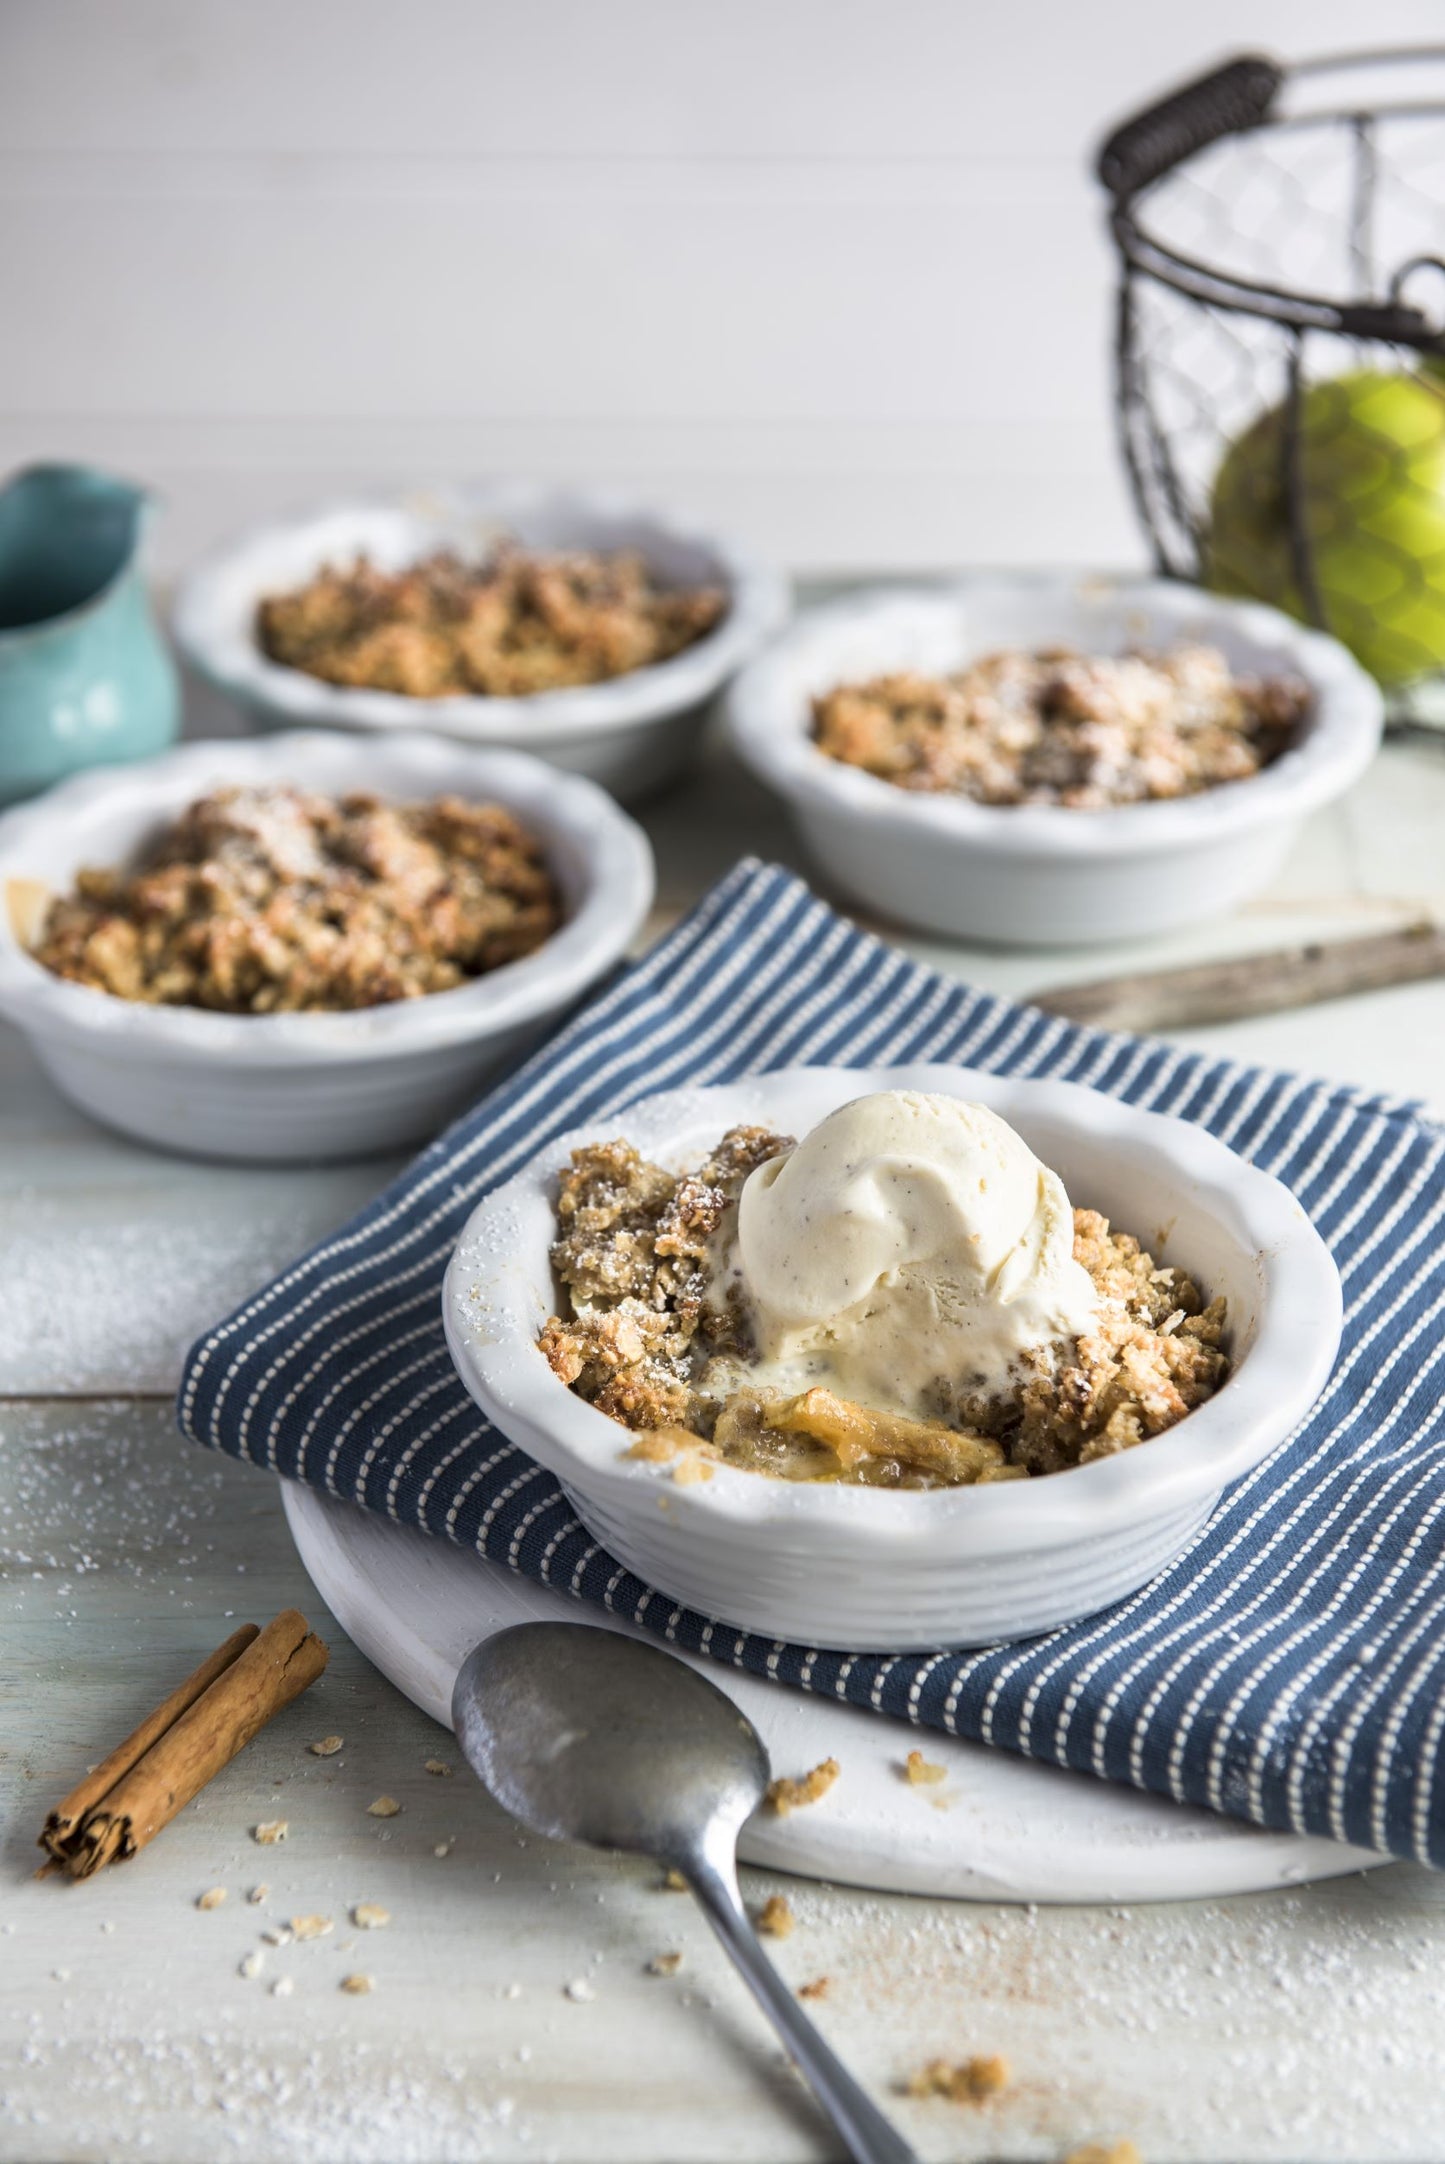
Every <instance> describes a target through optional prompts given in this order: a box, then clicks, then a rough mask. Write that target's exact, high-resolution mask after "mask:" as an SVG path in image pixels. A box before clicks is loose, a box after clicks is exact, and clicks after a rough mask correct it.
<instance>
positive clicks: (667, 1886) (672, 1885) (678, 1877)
mask: <svg viewBox="0 0 1445 2164" xmlns="http://www.w3.org/2000/svg"><path fill="white" fill-rule="evenodd" d="M657 1890H658V1892H659V1893H686V1892H687V1880H686V1879H685V1878H684V1877H683V1875H682V1873H681V1872H680V1871H673V1870H671V1869H669V1870H667V1871H664V1872H663V1874H662V1877H661V1878H660V1879H659V1880H658V1882H657Z"/></svg>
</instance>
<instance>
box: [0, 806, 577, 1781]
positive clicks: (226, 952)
mask: <svg viewBox="0 0 1445 2164" xmlns="http://www.w3.org/2000/svg"><path fill="white" fill-rule="evenodd" d="M561 921H562V906H561V899H560V896H559V894H558V892H557V888H556V885H555V884H554V882H553V879H552V875H551V873H550V871H549V870H548V867H547V863H546V859H545V858H544V856H543V854H542V849H541V845H540V844H539V843H538V842H537V840H536V839H535V837H534V836H533V835H531V834H529V833H528V831H527V830H526V828H525V827H523V826H522V825H521V824H520V822H519V821H517V820H516V819H514V818H513V816H512V814H511V813H510V812H508V811H504V810H503V809H502V808H501V806H500V805H496V804H471V803H467V802H465V801H464V800H463V799H462V798H460V797H455V796H445V797H439V798H437V799H436V800H435V801H434V802H431V803H423V804H387V803H384V802H383V801H382V800H381V799H380V798H379V797H376V796H370V795H365V794H360V793H358V794H353V795H350V796H344V797H340V798H332V797H322V796H312V795H309V794H306V793H305V792H303V791H301V790H299V789H292V788H286V787H275V788H259V789H246V788H230V789H217V790H215V791H214V792H213V793H212V794H211V795H209V796H205V797H201V798H200V799H198V801H197V802H195V803H194V804H191V805H189V806H188V807H187V808H186V810H185V811H184V812H183V813H182V814H181V816H180V818H179V819H177V820H176V821H175V822H174V823H173V825H171V826H170V827H169V828H168V829H167V830H166V831H165V833H164V834H163V835H162V836H161V838H160V840H159V841H158V842H157V843H156V844H155V846H154V847H153V848H152V849H151V850H150V852H149V853H148V855H147V857H146V859H145V861H144V862H143V863H142V864H141V865H140V866H139V867H138V868H136V869H134V870H129V871H127V870H121V869H111V870H99V871H97V870H83V871H81V872H79V873H77V875H76V881H75V891H74V893H73V894H70V895H67V896H63V897H61V898H60V899H58V900H56V901H55V902H53V903H52V904H51V907H50V910H49V913H48V915H47V917H46V918H45V921H44V923H43V925H42V927H41V931H40V936H39V938H38V940H37V941H36V943H35V946H34V948H33V950H32V951H33V953H34V956H35V959H36V960H37V961H38V962H41V963H43V964H44V966H45V968H47V969H49V970H53V971H54V973H55V974H56V975H57V976H59V977H66V978H68V979H70V981H71V982H72V983H75V984H84V985H89V986H91V987H92V988H93V989H94V990H96V991H101V992H109V993H111V994H113V995H114V996H115V997H116V998H119V999H128V1000H135V1001H139V1002H141V1003H142V1004H146V1005H151V1006H172V1007H207V1008H211V1009H214V1010H218V1011H220V1012H222V1013H226V1014H284V1013H297V1012H307V1011H323V1012H334V1011H342V1010H349V1009H353V1008H359V1007H373V1006H380V1005H384V1004H386V1003H389V1002H390V1001H393V1000H399V999H415V998H417V997H419V996H420V995H421V994H423V993H427V992H443V991H448V990H450V989H452V988H453V987H454V986H456V985H459V984H463V983H465V982H467V981H468V980H469V979H470V978H474V977H478V976H481V975H483V974H484V973H485V972H486V971H488V970H491V969H496V968H499V967H500V966H501V965H502V964H503V963H504V962H513V961H517V960H519V959H520V958H521V957H522V956H523V955H527V954H531V953H532V952H533V951H534V950H535V949H536V948H537V947H540V946H541V945H542V943H543V941H544V940H546V939H548V938H550V937H551V935H552V933H553V932H554V931H556V930H557V928H558V926H559V924H560V923H561ZM336 1747H337V1748H339V1747H340V1739H339V1738H338V1739H337V1746H336Z"/></svg>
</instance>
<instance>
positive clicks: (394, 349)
mask: <svg viewBox="0 0 1445 2164" xmlns="http://www.w3.org/2000/svg"><path fill="white" fill-rule="evenodd" d="M1441 32H1442V18H1441V15H1440V9H1439V0H1378V4H1376V5H1375V6H1373V7H1372V8H1371V9H1370V10H1369V11H1368V14H1367V15H1362V14H1361V11H1360V10H1359V8H1358V7H1356V6H1352V5H1348V4H1346V0H1253V4H1251V0H1216V4H1215V5H1213V6H1211V7H1210V8H1208V9H1196V8H1182V7H1179V6H1177V5H1170V4H1167V0H1163V4H1162V0H1016V4H999V0H988V4H983V0H0V468H3V467H8V466H10V465H13V464H15V463H17V462H19V461H21V460H24V459H28V458H32V457H36V456H41V455H62V456H63V455H70V456H78V457H84V458H93V459H96V460H100V461H103V462H106V463H109V464H113V465H115V466H118V467H121V468H124V469H127V470H130V471H133V472H135V473H138V474H140V475H143V476H145V477H148V478H150V479H152V480H153V481H154V482H155V483H156V484H157V485H158V486H159V487H160V488H161V489H162V490H163V492H164V494H165V496H166V498H167V501H168V514H167V516H166V518H165V519H164V520H163V521H162V523H161V525H160V528H159V530H158V535H157V551H158V557H159V560H160V563H161V565H162V567H163V568H165V569H174V568H175V567H176V566H177V565H178V564H180V563H182V562H184V561H186V560H187V559H188V558H189V557H190V556H191V555H192V554H193V553H194V552H195V551H196V550H197V549H198V548H199V547H202V546H205V545H207V544H209V543H210V542H212V541H213V540H215V539H217V538H219V537H220V536H221V535H223V534H224V533H225V532H227V531H228V530H229V529H230V528H231V527H232V526H234V525H236V524H238V523H243V522H245V521H246V520H248V519H250V518H253V517H257V516H261V515H263V514H265V513H267V512H269V511H270V510H272V509H274V508H276V507H277V506H280V505H286V504H289V503H292V502H297V501H305V500H306V499H308V498H311V497H315V496H320V495H325V494H327V493H330V492H333V491H337V490H340V489H345V488H350V487H353V486H356V485H368V484H377V483H381V484H384V485H388V486H395V485H400V484H405V483H408V482H411V481H428V480H433V479H436V478H438V477H443V476H446V475H447V474H452V473H479V472H507V473H533V474H541V475H548V476H555V477H558V478H562V479H565V478H578V479H597V480H606V481H608V482H610V483H622V484H627V485H631V486H635V487H636V489H637V490H638V491H639V492H642V493H645V494H647V495H649V496H652V497H655V498H658V499H661V500H665V501H670V502H672V503H674V504H678V505H681V506H684V507H695V509H696V511H697V512H698V514H699V515H700V516H702V517H703V518H705V519H708V520H713V521H717V522H720V523H726V524H728V525H730V526H732V527H735V528H737V529H738V530H739V531H740V532H743V533H746V534H747V535H748V536H749V537H750V538H751V539H752V540H753V541H754V542H755V543H756V544H758V545H760V546H763V547H765V548H767V549H768V550H769V551H771V552H772V553H774V554H775V555H776V556H778V557H779V558H781V559H782V560H784V561H785V562H787V563H789V564H791V565H792V566H794V567H796V568H800V569H811V570H840V569H843V570H847V569H856V568H859V567H868V566H879V567H882V566H893V567H920V566H928V565H942V564H948V563H959V564H963V563H968V564H983V563H989V562H997V563H1027V562H1059V561H1078V562H1087V561H1091V560H1092V561H1097V562H1115V563H1119V562H1126V561H1132V560H1137V559H1138V558H1139V557H1140V553H1141V552H1140V545H1139V541H1138V537H1137V535H1136V533H1135V530H1134V526H1133V521H1132V517H1131V514H1130V511H1129V508H1128V506H1127V504H1126V502H1125V498H1124V494H1123V490H1122V487H1121V484H1120V481H1119V477H1118V472H1117V465H1116V460H1115V454H1114V446H1113V439H1112V434H1111V420H1110V407H1109V399H1110V383H1109V362H1108V336H1109V285H1110V266H1109V257H1108V252H1107V249H1106V246H1105V242H1104V238H1103V230H1102V214H1101V202H1100V198H1099V194H1098V190H1097V189H1096V187H1095V186H1094V184H1093V182H1092V180H1091V178H1090V177H1089V156H1090V151H1091V148H1092V145H1093V143H1094V142H1095V140H1096V139H1097V137H1098V135H1099V133H1100V132H1101V130H1102V128H1103V126H1104V125H1105V123H1107V122H1108V121H1109V120H1111V119H1112V118H1115V117H1118V116H1119V115H1120V114H1121V113H1123V112H1125V111H1127V110H1129V109H1130V108H1132V107H1133V106H1134V105H1135V104H1137V103H1138V102H1140V101H1141V100H1142V99H1144V98H1145V97H1147V96H1148V95H1150V94H1151V93H1152V92H1154V91H1156V90H1158V89H1160V88H1162V87H1163V86H1165V85H1166V84H1168V83H1169V82H1171V81H1172V80H1176V79H1178V78H1179V77H1181V76H1182V75H1185V74H1188V73H1192V72H1194V71H1195V70H1196V69H1197V68H1199V67H1200V66H1201V65H1203V64H1205V63H1206V62H1208V61H1210V60H1212V59H1214V58H1216V57H1218V56H1220V55H1222V54H1223V53H1225V52H1227V51H1229V50H1234V49H1238V48H1241V47H1254V48H1260V47H1263V48H1265V49H1269V50H1274V51H1277V52H1279V53H1281V54H1283V55H1286V56H1291V55H1297V54H1303V53H1306V52H1316V51H1320V50H1332V49H1334V48H1337V47H1341V46H1352V45H1360V44H1364V43H1371V44H1373V43H1396V42H1406V41H1410V40H1415V41H1419V40H1423V39H1428V38H1429V37H1430V36H1431V35H1432V33H1433V34H1435V35H1437V36H1438V35H1440V34H1441Z"/></svg>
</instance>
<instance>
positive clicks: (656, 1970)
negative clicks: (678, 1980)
mask: <svg viewBox="0 0 1445 2164" xmlns="http://www.w3.org/2000/svg"><path fill="white" fill-rule="evenodd" d="M681 1967H682V1955H681V1954H654V1955H653V1957H652V1959H651V1960H650V1961H649V1962H648V1964H647V1973H648V1975H649V1976H676V1974H677V1972H678V1970H679V1969H680V1968H681Z"/></svg>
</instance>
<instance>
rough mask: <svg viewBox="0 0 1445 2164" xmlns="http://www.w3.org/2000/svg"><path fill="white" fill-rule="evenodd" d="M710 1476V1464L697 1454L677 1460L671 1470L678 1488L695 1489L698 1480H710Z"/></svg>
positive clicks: (711, 1473)
mask: <svg viewBox="0 0 1445 2164" xmlns="http://www.w3.org/2000/svg"><path fill="white" fill-rule="evenodd" d="M712 1476H713V1468H712V1466H711V1464H710V1463H709V1462H708V1460H707V1459H706V1458H704V1457H703V1456H702V1455H701V1454H700V1453H698V1452H693V1453H692V1454H691V1455H689V1456H688V1457H685V1458H679V1459H678V1462H677V1464H676V1465H674V1467H673V1468H672V1477H673V1481H674V1483H675V1485H676V1486H677V1487H679V1488H695V1487H696V1486H697V1484H698V1482H699V1481H700V1480H711V1479H712Z"/></svg>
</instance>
